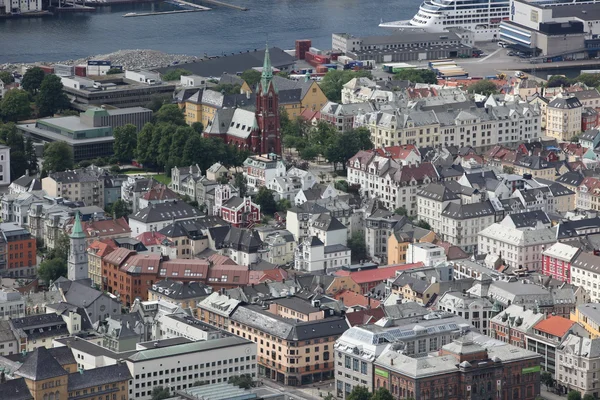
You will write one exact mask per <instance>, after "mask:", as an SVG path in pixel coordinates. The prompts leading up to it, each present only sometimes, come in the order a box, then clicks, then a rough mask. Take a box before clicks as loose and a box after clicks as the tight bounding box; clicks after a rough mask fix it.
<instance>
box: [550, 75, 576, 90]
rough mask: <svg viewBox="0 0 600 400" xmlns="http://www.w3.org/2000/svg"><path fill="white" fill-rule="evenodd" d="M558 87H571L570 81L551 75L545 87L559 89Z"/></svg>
mask: <svg viewBox="0 0 600 400" xmlns="http://www.w3.org/2000/svg"><path fill="white" fill-rule="evenodd" d="M560 86H571V80H570V79H569V78H567V77H566V76H563V75H552V76H551V77H550V79H548V82H547V83H546V87H560Z"/></svg>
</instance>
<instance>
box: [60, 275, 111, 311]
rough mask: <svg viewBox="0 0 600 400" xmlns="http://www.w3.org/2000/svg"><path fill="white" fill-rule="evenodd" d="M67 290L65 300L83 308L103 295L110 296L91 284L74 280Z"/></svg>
mask: <svg viewBox="0 0 600 400" xmlns="http://www.w3.org/2000/svg"><path fill="white" fill-rule="evenodd" d="M65 292H66V293H65V295H64V296H65V300H66V301H67V302H68V303H69V304H73V305H75V306H77V307H83V308H86V307H89V306H90V305H91V304H92V303H93V302H94V301H96V299H98V298H99V297H101V296H108V295H105V294H104V293H102V292H101V291H99V290H96V289H94V288H92V287H90V286H89V285H82V284H81V283H79V282H78V281H74V282H72V283H71V285H70V286H69V289H68V290H66V291H65Z"/></svg>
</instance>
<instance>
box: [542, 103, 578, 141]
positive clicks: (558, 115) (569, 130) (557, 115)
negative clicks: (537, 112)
mask: <svg viewBox="0 0 600 400" xmlns="http://www.w3.org/2000/svg"><path fill="white" fill-rule="evenodd" d="M582 111H583V105H582V104H581V101H579V99H578V98H577V97H574V96H569V95H568V94H564V95H563V94H559V95H558V96H556V97H555V98H554V99H552V100H551V101H550V103H548V106H547V108H546V113H547V115H546V135H548V136H550V137H553V138H556V139H559V140H564V141H569V140H571V138H573V136H575V135H579V134H580V133H581V113H582Z"/></svg>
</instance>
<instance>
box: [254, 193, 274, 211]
mask: <svg viewBox="0 0 600 400" xmlns="http://www.w3.org/2000/svg"><path fill="white" fill-rule="evenodd" d="M254 202H255V203H256V204H258V205H260V211H261V212H262V213H263V214H268V215H273V214H274V213H275V211H277V203H276V202H275V197H273V191H272V190H270V189H267V187H266V186H261V187H260V189H258V193H257V194H256V197H255V198H254Z"/></svg>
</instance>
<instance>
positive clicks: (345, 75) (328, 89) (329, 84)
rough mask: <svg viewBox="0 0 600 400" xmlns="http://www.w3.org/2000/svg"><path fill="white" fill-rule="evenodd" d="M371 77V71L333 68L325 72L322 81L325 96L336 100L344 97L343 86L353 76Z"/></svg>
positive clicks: (338, 100)
mask: <svg viewBox="0 0 600 400" xmlns="http://www.w3.org/2000/svg"><path fill="white" fill-rule="evenodd" d="M359 77H367V78H370V77H371V73H370V72H369V71H350V70H346V71H344V70H331V71H329V72H327V73H326V74H325V76H324V77H323V80H322V81H321V85H320V86H321V90H323V93H324V94H325V96H326V97H327V98H328V99H329V100H331V101H335V102H340V100H341V99H342V87H343V86H344V85H345V84H346V83H348V82H350V81H351V80H352V79H353V78H359Z"/></svg>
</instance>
